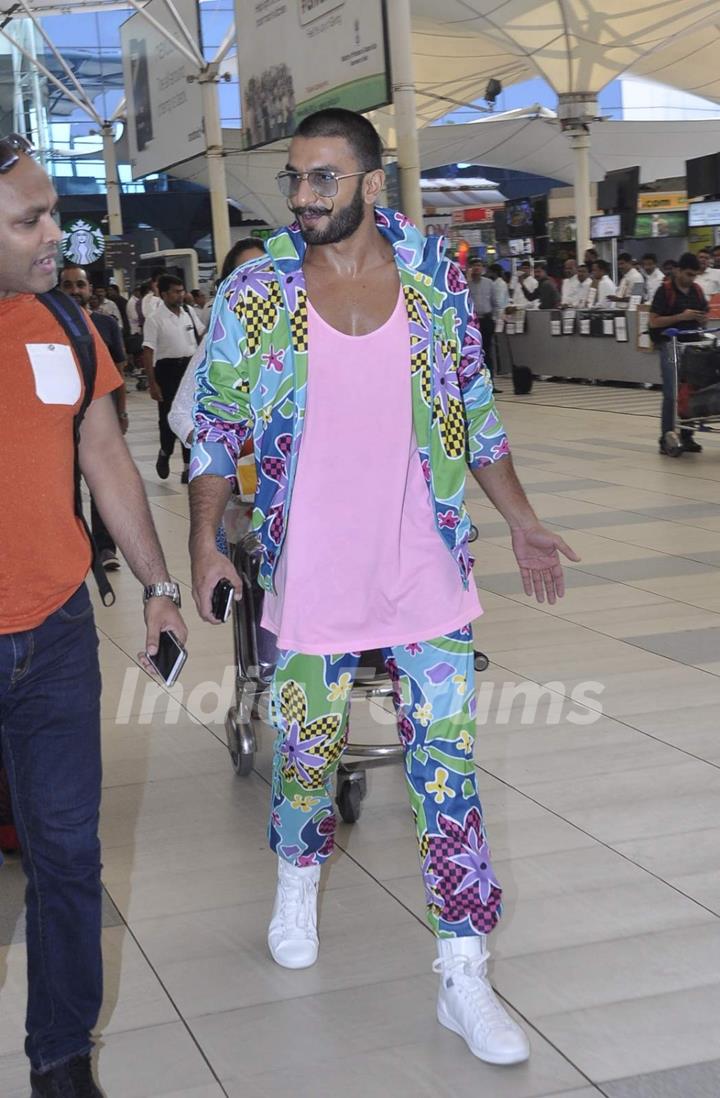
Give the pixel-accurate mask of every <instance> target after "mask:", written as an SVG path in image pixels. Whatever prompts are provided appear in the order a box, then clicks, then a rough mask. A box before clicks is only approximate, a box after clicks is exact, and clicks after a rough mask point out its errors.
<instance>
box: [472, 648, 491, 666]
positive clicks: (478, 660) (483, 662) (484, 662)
mask: <svg viewBox="0 0 720 1098" xmlns="http://www.w3.org/2000/svg"><path fill="white" fill-rule="evenodd" d="M489 666H490V660H489V659H488V658H487V656H486V655H485V653H484V652H478V651H476V652H475V670H476V671H487V669H488V667H489Z"/></svg>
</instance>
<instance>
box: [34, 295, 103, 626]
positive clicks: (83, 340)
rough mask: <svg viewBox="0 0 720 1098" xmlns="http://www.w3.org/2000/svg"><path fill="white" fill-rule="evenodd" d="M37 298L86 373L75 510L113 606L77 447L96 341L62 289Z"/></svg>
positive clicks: (91, 386)
mask: <svg viewBox="0 0 720 1098" xmlns="http://www.w3.org/2000/svg"><path fill="white" fill-rule="evenodd" d="M37 299H38V301H41V302H42V304H43V305H44V306H45V308H46V309H48V310H49V311H50V312H51V313H52V315H53V316H54V317H55V319H56V320H57V322H58V324H59V325H60V327H61V328H62V329H63V330H64V332H65V334H66V335H67V337H68V339H69V340H70V343H71V345H72V348H73V350H74V352H75V355H76V356H77V360H78V363H79V364H80V370H81V372H82V377H83V396H82V402H81V404H80V407H79V408H78V410H77V412H76V413H75V417H74V419H73V446H74V452H75V468H74V485H75V514H76V515H77V517H78V518H79V519H80V521H81V523H82V524H83V527H84V528H85V533H86V534H87V536H88V538H89V539H90V547H91V550H92V566H91V567H92V573H93V576H94V577H95V582H96V583H97V586H98V590H99V592H100V597H101V599H102V601H103V604H104V605H105V606H112V605H113V603H114V602H115V592H114V591H113V589H112V587H111V585H110V582H109V580H108V578H107V575H106V573H105V569H104V568H103V566H102V564H101V563H100V557H99V555H98V551H97V546H96V545H95V539H94V538H93V536H92V531H91V530H90V527H89V526H88V524H87V522H86V521H85V515H84V514H83V508H82V493H81V489H80V483H81V473H80V460H79V456H78V447H79V445H80V425H81V424H82V421H83V418H84V416H85V413H86V412H87V410H88V408H89V406H90V403H91V401H92V398H93V394H94V392H95V379H96V377H97V356H96V354H95V341H94V339H93V337H92V333H91V332H90V329H89V328H88V325H87V322H86V320H85V317H84V315H83V313H82V311H81V309H80V306H79V305H78V304H77V303H76V302H75V301H73V299H72V298H71V297H69V296H68V295H67V294H64V293H62V291H61V290H49V291H48V292H47V293H44V294H38V295H37Z"/></svg>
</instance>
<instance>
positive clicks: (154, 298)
mask: <svg viewBox="0 0 720 1098" xmlns="http://www.w3.org/2000/svg"><path fill="white" fill-rule="evenodd" d="M160 277H162V276H160ZM161 304H162V301H161V300H160V295H159V293H158V276H157V275H153V276H152V278H151V279H150V281H149V282H143V298H142V302H141V305H142V313H143V322H144V321H146V320H147V319H148V318H149V317H151V316H152V314H153V313H154V312H155V310H156V309H157V307H158V305H161Z"/></svg>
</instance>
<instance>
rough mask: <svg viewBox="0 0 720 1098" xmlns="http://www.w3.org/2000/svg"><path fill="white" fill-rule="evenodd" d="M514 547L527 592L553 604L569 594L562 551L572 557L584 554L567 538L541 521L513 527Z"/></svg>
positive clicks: (569, 558) (573, 558)
mask: <svg viewBox="0 0 720 1098" xmlns="http://www.w3.org/2000/svg"><path fill="white" fill-rule="evenodd" d="M512 547H513V552H514V553H515V557H516V558H517V562H518V564H519V566H520V575H521V576H522V581H523V587H524V589H525V594H526V595H533V594H534V595H535V598H536V599H537V601H538V602H545V599H546V598H547V601H548V602H549V603H550V605H551V606H552V605H553V604H554V603H555V602H557V600H558V599H561V598H562V597H563V595H564V594H565V577H564V576H563V566H562V564H561V562H560V554H561V553H562V555H563V556H564V557H567V559H568V560H572V561H579V560H580V557H579V556H578V555H577V553H576V552H575V551H574V550H573V549H571V548H570V546H569V545H568V544H567V542H565V541H563V539H562V538H561V537H560V535H559V534H553V533H551V532H550V531H549V530H546V529H545V527H544V526H541V525H540V524H539V523H538V524H537V525H536V526H528V527H526V528H524V529H522V528H519V527H516V528H514V529H513V530H512Z"/></svg>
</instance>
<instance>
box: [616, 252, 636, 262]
mask: <svg viewBox="0 0 720 1098" xmlns="http://www.w3.org/2000/svg"><path fill="white" fill-rule="evenodd" d="M618 259H622V261H623V263H634V262H635V260H634V259H633V257H632V256H631V255H630V252H620V255H619V256H618Z"/></svg>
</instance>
